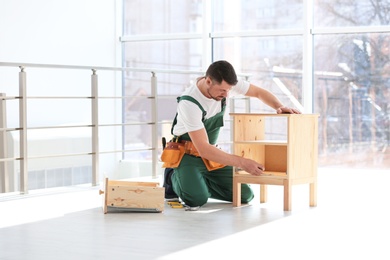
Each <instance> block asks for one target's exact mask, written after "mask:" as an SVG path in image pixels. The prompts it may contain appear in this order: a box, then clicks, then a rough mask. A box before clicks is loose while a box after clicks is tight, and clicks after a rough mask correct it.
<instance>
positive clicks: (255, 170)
mask: <svg viewBox="0 0 390 260" xmlns="http://www.w3.org/2000/svg"><path fill="white" fill-rule="evenodd" d="M242 159H243V163H242V166H241V169H243V170H244V171H246V172H248V173H249V174H251V175H254V176H260V175H262V174H263V173H264V171H265V167H264V165H262V164H260V163H258V162H256V161H254V160H251V159H247V158H242Z"/></svg>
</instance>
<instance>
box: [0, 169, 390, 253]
mask: <svg viewBox="0 0 390 260" xmlns="http://www.w3.org/2000/svg"><path fill="white" fill-rule="evenodd" d="M318 180H319V185H318V206H317V207H314V208H310V207H309V195H308V194H309V188H308V185H299V186H293V190H292V192H293V198H292V211H290V212H285V211H283V203H282V201H283V199H282V198H283V196H282V195H283V194H282V193H283V190H282V188H281V187H278V186H269V196H268V202H267V203H264V204H260V203H258V197H257V198H255V200H254V201H252V202H251V203H250V204H249V205H245V206H243V207H240V208H233V207H232V205H231V204H230V203H226V202H221V201H216V200H211V201H210V202H209V203H208V204H206V205H205V206H204V207H202V208H201V209H200V210H199V211H195V212H189V211H184V209H173V208H170V207H169V206H168V205H166V206H165V210H164V212H163V213H131V212H127V213H108V214H103V212H102V209H101V204H102V197H101V196H99V195H98V188H79V190H76V191H74V190H72V191H74V192H62V193H52V194H50V195H45V196H41V195H39V194H36V195H34V194H30V195H27V196H25V198H20V197H21V196H14V197H12V198H10V197H0V259H2V260H4V259H18V260H19V259H40V260H44V259H51V260H52V259H72V260H73V259H135V260H138V259H161V260H162V259H234V258H236V259H267V260H268V259H300V260H301V259H375V260H377V259H390V251H389V250H388V249H387V247H388V243H389V237H390V222H389V220H390V212H389V199H390V188H389V183H390V170H368V169H340V168H320V169H319V175H318ZM252 187H253V188H254V189H255V190H258V185H252Z"/></svg>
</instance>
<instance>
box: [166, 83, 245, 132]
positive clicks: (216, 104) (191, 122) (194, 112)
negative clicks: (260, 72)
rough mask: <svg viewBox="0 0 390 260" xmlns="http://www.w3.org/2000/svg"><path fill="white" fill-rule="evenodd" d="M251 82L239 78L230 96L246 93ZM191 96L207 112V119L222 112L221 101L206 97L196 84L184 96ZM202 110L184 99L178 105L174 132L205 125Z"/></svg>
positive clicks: (190, 129) (195, 128)
mask: <svg viewBox="0 0 390 260" xmlns="http://www.w3.org/2000/svg"><path fill="white" fill-rule="evenodd" d="M249 86H250V83H249V82H248V81H244V80H239V81H238V83H237V84H236V85H235V86H233V87H232V88H231V90H230V91H229V94H228V96H230V97H231V96H235V95H245V94H246V93H247V92H248V90H249ZM184 95H186V96H191V97H193V98H194V99H195V100H197V101H198V102H199V103H200V104H201V105H202V107H203V109H204V110H205V111H206V112H207V114H206V116H205V119H208V118H210V117H213V116H215V115H216V114H218V113H219V112H221V101H215V100H214V99H211V98H207V97H205V96H204V95H203V94H202V92H200V90H199V88H198V87H197V86H196V84H195V85H194V86H191V87H189V88H188V89H186V90H185V91H184V92H183V94H182V96H184ZM202 115H203V114H202V110H201V109H200V108H199V107H198V105H197V104H195V103H193V102H191V101H188V100H182V101H180V102H179V104H178V106H177V123H176V125H175V127H174V129H173V134H174V135H176V136H180V135H183V134H185V133H188V132H191V131H196V130H199V129H202V128H203V127H204V125H203V122H202Z"/></svg>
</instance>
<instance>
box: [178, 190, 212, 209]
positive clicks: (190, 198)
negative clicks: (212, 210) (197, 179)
mask: <svg viewBox="0 0 390 260" xmlns="http://www.w3.org/2000/svg"><path fill="white" fill-rule="evenodd" d="M209 197H210V195H209V194H205V193H197V194H185V195H184V194H183V196H182V197H181V199H182V200H183V201H184V203H185V204H186V205H188V206H190V207H198V206H199V207H200V206H203V205H204V204H206V203H207V201H208V199H209Z"/></svg>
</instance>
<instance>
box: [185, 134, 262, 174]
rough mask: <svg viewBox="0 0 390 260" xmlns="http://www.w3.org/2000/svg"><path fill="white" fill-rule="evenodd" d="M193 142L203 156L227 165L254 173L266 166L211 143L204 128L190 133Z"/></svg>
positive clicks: (258, 172)
mask: <svg viewBox="0 0 390 260" xmlns="http://www.w3.org/2000/svg"><path fill="white" fill-rule="evenodd" d="M188 134H189V135H190V138H191V141H192V143H193V144H194V145H195V148H196V150H198V153H199V155H200V156H201V157H203V158H206V159H208V160H211V161H214V162H218V163H221V164H225V165H230V166H235V167H239V168H241V169H243V170H244V171H246V172H248V173H250V174H252V175H261V174H262V173H263V171H264V170H265V169H264V166H263V165H262V164H260V163H257V162H256V161H254V160H251V159H247V158H244V157H240V156H237V155H234V154H229V153H226V152H224V151H222V150H220V149H218V148H217V147H215V146H214V145H211V144H209V140H208V137H207V133H206V130H205V129H204V128H202V129H199V130H196V131H192V132H189V133H188Z"/></svg>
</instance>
